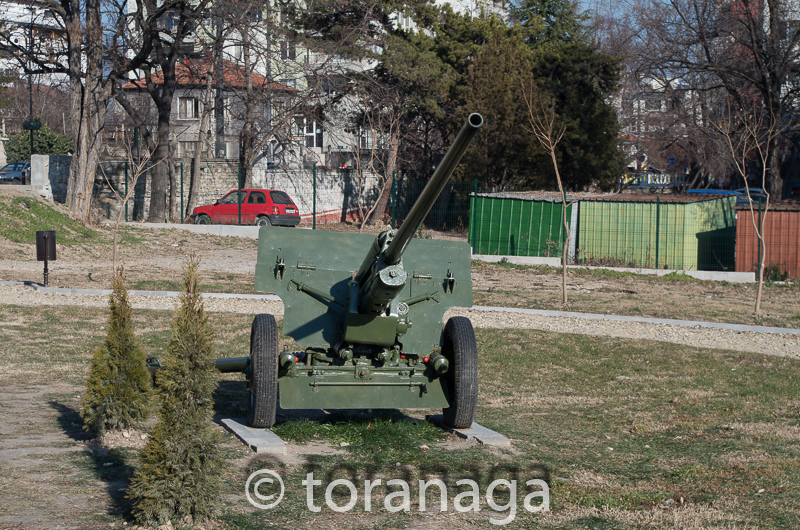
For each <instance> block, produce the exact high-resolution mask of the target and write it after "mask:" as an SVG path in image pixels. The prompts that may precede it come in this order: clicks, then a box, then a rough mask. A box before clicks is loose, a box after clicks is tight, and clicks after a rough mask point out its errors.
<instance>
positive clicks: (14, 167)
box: [0, 162, 25, 171]
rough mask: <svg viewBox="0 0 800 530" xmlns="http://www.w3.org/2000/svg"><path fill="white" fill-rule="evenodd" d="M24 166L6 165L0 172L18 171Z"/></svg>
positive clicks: (20, 164) (17, 164)
mask: <svg viewBox="0 0 800 530" xmlns="http://www.w3.org/2000/svg"><path fill="white" fill-rule="evenodd" d="M24 165H25V164H23V163H21V162H18V163H16V164H6V165H5V166H4V167H3V169H0V171H20V170H21V169H22V168H23V166H24Z"/></svg>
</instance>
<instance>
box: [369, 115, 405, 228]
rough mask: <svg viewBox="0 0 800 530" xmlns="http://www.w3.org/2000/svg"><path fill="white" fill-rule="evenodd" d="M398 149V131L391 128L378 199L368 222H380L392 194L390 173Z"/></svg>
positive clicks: (392, 171)
mask: <svg viewBox="0 0 800 530" xmlns="http://www.w3.org/2000/svg"><path fill="white" fill-rule="evenodd" d="M399 150H400V135H399V131H397V130H396V129H395V130H393V134H392V135H391V137H390V138H389V152H388V154H387V157H386V169H385V173H384V175H383V178H382V186H381V192H380V195H378V200H377V201H376V203H375V208H374V209H373V210H372V214H371V215H369V218H368V223H369V224H376V223H382V222H383V220H384V219H383V218H384V216H385V215H386V209H387V207H388V205H389V196H390V195H391V194H392V185H391V182H392V173H394V170H395V168H396V167H397V153H398V151H399Z"/></svg>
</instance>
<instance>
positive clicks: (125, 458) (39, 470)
mask: <svg viewBox="0 0 800 530" xmlns="http://www.w3.org/2000/svg"><path fill="white" fill-rule="evenodd" d="M171 317H172V314H171V313H170V312H159V311H136V312H135V321H136V329H137V333H138V335H139V336H140V337H141V338H142V340H143V342H144V345H145V348H146V349H147V350H148V352H150V353H156V354H157V353H159V351H161V350H163V348H164V347H165V346H166V344H167V341H168V340H169V321H170V319H171ZM106 318H107V316H106V312H105V311H103V310H96V309H86V308H76V307H49V308H46V309H43V308H29V307H17V306H0V329H2V332H3V336H4V338H5V340H4V341H2V343H0V344H1V345H0V389H2V390H1V391H0V420H2V423H1V425H2V428H0V527H4V526H13V524H16V523H14V521H17V520H18V519H19V520H24V521H27V523H26V524H25V525H23V526H25V527H32V528H36V527H48V526H52V524H56V523H57V522H59V521H60V520H62V518H67V519H66V520H69V521H71V522H72V523H74V524H75V525H79V526H81V527H90V528H93V527H107V526H109V525H112V524H116V525H117V526H120V525H121V523H122V522H123V521H125V520H128V519H127V518H128V515H127V511H126V510H127V504H126V503H127V501H126V500H125V498H124V489H125V486H126V485H127V481H128V480H129V478H130V474H131V473H132V470H133V469H134V468H135V467H136V465H137V458H138V454H139V451H140V449H139V448H136V447H112V448H108V447H102V445H98V444H97V442H95V441H93V440H89V439H87V436H86V435H84V434H82V433H81V431H80V424H79V418H78V417H77V410H78V409H77V407H78V406H79V403H80V400H79V399H80V394H81V392H82V385H83V381H84V379H85V377H86V373H87V367H88V363H89V359H90V355H91V351H92V349H93V348H94V347H95V346H96V345H97V344H99V343H100V341H101V340H102V338H103V334H104V330H103V329H102V327H103V326H104V325H105V320H106ZM250 320H251V319H250V318H249V317H246V316H242V315H233V314H220V313H214V314H211V322H212V325H213V326H214V327H215V329H216V331H217V345H218V351H219V355H220V356H224V357H227V356H231V357H232V356H242V355H246V352H247V342H248V337H249V326H250ZM477 340H478V346H479V352H480V356H481V358H480V376H481V390H480V398H479V405H478V413H477V421H478V422H479V423H481V424H483V425H485V426H487V427H489V428H491V429H494V430H497V431H499V432H501V433H502V434H504V435H506V436H507V437H508V438H510V439H511V440H512V442H513V448H512V449H511V450H500V449H497V448H494V449H492V448H489V447H484V446H478V445H474V444H470V443H465V442H460V441H458V440H456V439H454V437H452V436H450V435H445V434H443V433H442V431H441V430H439V429H438V428H436V427H434V426H433V425H431V424H429V423H426V422H421V423H412V422H408V421H405V419H404V416H403V414H402V413H401V412H399V411H386V412H381V413H375V414H358V413H356V414H331V415H329V416H327V417H326V419H324V420H318V419H315V420H314V421H310V420H308V419H295V420H291V421H283V422H281V423H279V425H277V426H276V428H275V431H276V432H277V433H278V434H279V435H280V436H282V437H283V438H284V439H286V440H288V441H290V442H291V448H290V449H291V450H290V455H289V456H287V457H270V456H267V457H264V456H260V457H254V456H253V455H252V454H251V453H249V452H248V451H247V450H245V449H244V448H243V446H241V444H239V443H238V442H237V441H236V440H235V439H234V438H233V437H231V436H230V435H228V436H227V437H226V451H227V455H228V458H229V462H230V465H229V467H228V469H227V471H226V475H225V480H226V487H227V491H226V495H225V502H226V510H225V513H224V514H223V515H222V516H221V517H220V518H219V525H220V526H221V527H226V528H269V527H274V528H284V527H287V526H289V525H292V526H294V527H300V528H312V527H314V528H317V527H320V528H334V527H337V528H341V527H349V526H355V527H378V528H395V527H403V526H406V525H408V526H413V527H427V526H428V525H430V526H435V527H445V528H452V527H456V526H466V527H477V528H483V527H485V528H490V527H493V525H492V524H491V523H490V522H489V519H490V518H494V519H503V518H506V517H508V516H509V514H510V508H509V507H507V506H506V505H508V504H512V505H514V506H515V509H516V513H515V514H514V517H513V521H511V522H510V524H509V525H508V526H509V527H511V528H530V527H541V528H554V527H555V528H641V527H645V526H646V527H664V528H667V527H670V528H671V527H675V526H683V527H687V528H697V527H701V526H704V527H751V526H752V527H754V526H759V527H766V528H797V527H798V526H800V515H799V514H800V415H799V414H798V413H799V412H800V395H798V393H799V392H800V391H799V389H800V384H798V383H799V382H800V379H799V378H800V363H799V362H797V361H792V360H789V359H784V358H776V357H764V356H761V355H757V354H746V353H738V352H737V353H731V352H726V351H722V350H701V349H694V348H688V347H682V346H678V345H671V344H663V343H656V342H649V341H632V340H621V339H610V338H595V337H586V336H581V335H568V334H553V333H546V332H541V331H534V330H531V331H526V330H512V331H509V330H490V329H480V330H477ZM240 381H241V377H237V376H235V375H230V376H226V380H225V381H223V383H222V384H221V386H220V390H219V391H218V395H217V411H218V412H219V413H220V415H224V416H233V417H241V416H243V414H244V408H243V405H242V401H243V396H244V384H243V383H242V382H240ZM28 395H30V396H31V397H30V398H28V397H26V396H28ZM409 413H410V414H412V415H414V416H417V417H421V416H422V414H423V413H422V412H420V411H409ZM144 430H145V431H146V430H147V427H145V429H144ZM14 451H17V452H19V454H23V456H22V457H20V456H19V454H17V453H14ZM303 453H310V454H303ZM15 455H16V456H15ZM45 467H46V469H47V470H48V471H47V472H44V471H43V469H45ZM262 468H263V469H272V470H275V471H277V472H279V474H280V475H281V477H282V478H283V480H284V483H285V484H286V493H285V497H284V499H283V500H282V502H281V503H280V504H279V505H278V506H277V507H276V508H274V509H272V510H269V511H261V510H256V509H254V508H253V507H252V506H251V505H250V504H249V503H248V502H247V501H246V499H245V496H244V483H245V481H246V480H247V477H248V475H249V474H250V473H251V472H252V471H255V470H258V469H262ZM309 472H313V473H314V474H315V479H318V480H322V481H323V485H322V486H317V487H316V488H315V504H316V506H318V507H321V511H320V512H318V513H312V512H311V511H309V510H308V509H307V507H306V486H304V485H303V484H302V481H303V480H304V479H305V478H306V475H307V474H308V473H309ZM337 478H348V479H349V480H351V481H352V482H353V483H354V484H355V485H356V486H357V490H358V491H357V502H356V504H355V506H354V508H353V509H352V510H351V511H349V512H347V513H336V512H334V511H333V510H331V509H330V508H329V507H328V506H327V505H326V503H325V499H324V493H325V485H327V484H330V482H332V481H333V480H335V479H337ZM376 478H380V479H382V482H383V484H382V486H379V487H377V488H376V489H375V490H373V496H372V499H373V505H372V507H371V510H370V511H367V510H366V509H365V506H364V480H366V479H372V480H375V479H376ZM420 478H423V479H426V480H431V479H433V478H440V479H441V480H442V481H443V482H444V483H445V486H446V487H447V492H448V499H447V500H446V504H447V507H448V510H447V511H446V512H441V511H440V504H439V498H438V494H437V493H436V492H437V491H438V490H437V489H436V488H429V490H428V492H427V495H424V497H425V500H426V505H427V506H426V510H425V511H422V512H421V511H420V497H421V496H420V495H419V491H418V488H417V480H419V479H420ZM465 478H469V479H473V480H474V481H475V482H476V483H477V484H478V485H479V491H480V494H481V497H480V499H479V506H480V508H481V511H479V512H466V513H459V512H457V511H456V510H455V509H454V508H455V496H456V495H457V494H459V493H462V492H464V491H467V490H465V489H464V487H459V486H458V485H457V484H456V481H457V480H459V479H465ZM503 478H505V479H508V480H516V481H517V492H516V502H511V501H512V497H511V495H512V492H511V491H510V490H509V489H507V488H505V487H502V486H501V487H499V488H497V489H496V490H495V492H494V497H493V498H494V501H495V502H496V503H497V505H499V506H506V507H505V508H504V509H502V510H493V509H492V508H491V507H490V506H489V505H488V504H487V500H486V498H485V494H486V491H487V488H488V487H489V484H490V483H491V482H492V481H493V480H495V479H503ZM390 479H404V480H406V481H407V482H408V483H409V484H411V491H410V496H409V498H410V506H409V508H410V509H409V510H408V511H403V510H401V511H398V512H390V511H388V510H387V509H386V507H385V505H384V501H385V500H386V495H388V494H391V493H393V492H396V491H398V489H397V487H394V486H387V485H386V482H387V481H388V480H390ZM531 479H543V480H546V481H547V482H548V484H549V488H550V512H548V513H545V514H542V513H538V514H536V513H529V512H528V511H526V510H525V509H524V506H523V499H524V498H525V496H526V495H527V494H528V493H530V492H536V491H539V490H540V489H539V488H537V487H531V488H527V487H526V486H525V484H524V483H525V482H526V481H528V480H531ZM526 488H527V489H526ZM52 491H59V492H61V493H60V494H63V495H66V496H67V497H68V499H69V501H68V502H67V501H63V502H64V503H66V505H62V504H60V503H59V502H58V500H57V499H56V500H53V499H51V498H49V497H48V496H47V494H49V493H51V492H52ZM261 491H262V493H263V492H264V490H261ZM333 494H334V495H333V501H334V502H335V503H336V504H338V505H340V506H343V505H345V504H346V503H347V501H348V499H349V498H350V497H349V493H348V491H347V489H346V488H345V487H343V486H340V487H337V488H336V489H334V490H333ZM392 499H394V501H392V502H390V506H399V505H401V503H400V502H399V501H402V498H398V497H393V498H392ZM470 501H471V499H470V498H468V497H466V498H462V501H461V502H460V504H461V505H465V506H466V505H469V504H470ZM540 503H541V501H540V499H537V500H536V501H535V502H533V504H534V505H537V504H540Z"/></svg>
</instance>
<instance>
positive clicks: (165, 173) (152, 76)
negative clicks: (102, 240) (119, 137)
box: [113, 0, 210, 222]
mask: <svg viewBox="0 0 800 530" xmlns="http://www.w3.org/2000/svg"><path fill="white" fill-rule="evenodd" d="M137 1H138V2H141V5H142V10H141V14H140V15H139V16H134V17H132V20H131V22H132V24H133V29H129V30H126V31H124V32H122V31H121V33H120V39H121V40H123V41H124V42H125V44H126V45H125V47H124V48H121V49H115V51H116V52H117V53H116V55H115V57H114V59H113V61H114V62H117V61H121V60H122V57H120V55H119V54H120V52H121V53H123V54H124V53H126V52H127V50H128V49H131V48H132V49H137V48H138V47H140V46H148V47H149V48H150V49H152V53H151V54H148V56H147V60H146V61H143V62H142V64H141V65H140V66H139V70H140V71H141V72H142V74H143V77H141V78H139V79H136V80H133V81H131V83H132V84H133V85H135V86H137V87H139V88H141V89H143V90H144V91H146V93H147V94H149V96H150V98H151V99H152V102H153V105H154V106H155V108H156V114H157V117H156V124H155V125H156V127H155V131H151V130H150V129H149V128H148V127H147V125H150V124H148V123H146V122H145V120H144V119H143V117H142V116H141V115H140V113H139V109H138V108H137V107H136V106H135V105H133V104H132V103H131V101H130V100H129V98H128V97H127V94H126V92H125V91H123V90H115V96H116V99H117V101H118V102H119V104H120V105H122V107H123V108H124V109H125V111H126V112H127V113H128V114H129V115H130V117H131V119H132V120H133V122H134V124H135V125H136V126H137V127H138V128H139V130H140V133H141V135H142V138H143V140H144V141H145V144H146V146H147V148H148V149H149V150H150V152H151V156H152V159H153V161H154V162H155V166H154V170H153V171H151V172H150V211H149V213H148V221H150V222H164V221H166V220H167V219H168V217H173V218H174V215H175V213H176V212H177V205H176V199H175V198H176V189H175V188H176V187H175V185H174V180H175V176H174V170H175V168H174V165H173V164H172V163H170V161H171V159H172V154H171V148H170V145H171V143H170V123H171V114H172V103H173V98H174V96H175V90H176V88H177V87H178V80H177V76H176V68H177V64H178V61H179V60H180V59H182V58H183V56H184V48H185V45H186V42H187V39H188V38H189V37H190V35H192V34H193V33H194V30H195V25H196V24H197V23H198V21H200V20H202V19H203V17H205V16H207V12H206V7H207V6H208V4H209V2H210V0H200V1H199V2H197V3H192V2H188V1H186V0H178V1H175V2H173V3H172V4H170V5H169V7H168V9H166V10H165V9H163V5H160V3H159V2H158V0H137ZM159 9H160V10H161V11H162V15H161V16H160V17H159V18H158V19H157V20H154V21H153V20H151V19H150V18H149V17H148V18H145V15H144V14H145V13H153V12H156V11H157V10H159ZM153 26H154V27H153ZM162 162H163V163H162ZM170 183H172V186H170Z"/></svg>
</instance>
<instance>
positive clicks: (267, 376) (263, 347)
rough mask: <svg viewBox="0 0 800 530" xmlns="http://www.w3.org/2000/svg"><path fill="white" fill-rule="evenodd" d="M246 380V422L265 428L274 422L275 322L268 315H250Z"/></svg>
mask: <svg viewBox="0 0 800 530" xmlns="http://www.w3.org/2000/svg"><path fill="white" fill-rule="evenodd" d="M247 381H248V392H247V424H248V425H249V426H250V427H255V428H257V429H265V428H267V429H268V428H270V427H272V426H273V425H275V414H276V412H277V409H278V325H277V323H276V322H275V317H274V316H272V315H267V314H260V315H256V317H255V318H254V319H253V326H252V327H251V328H250V373H249V376H248V379H247Z"/></svg>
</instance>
